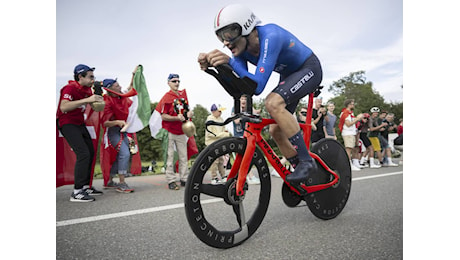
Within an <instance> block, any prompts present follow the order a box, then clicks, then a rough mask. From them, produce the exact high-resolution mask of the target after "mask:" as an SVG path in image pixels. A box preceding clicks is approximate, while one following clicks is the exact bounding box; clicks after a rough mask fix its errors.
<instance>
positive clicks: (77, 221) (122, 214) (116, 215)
mask: <svg viewBox="0 0 460 260" xmlns="http://www.w3.org/2000/svg"><path fill="white" fill-rule="evenodd" d="M402 173H403V172H402V171H400V172H390V173H384V174H378V175H371V176H364V177H357V178H353V179H352V181H361V180H367V179H374V178H380V177H387V176H392V175H397V174H402ZM219 201H222V199H219V198H216V199H208V200H203V201H201V204H208V203H215V202H219ZM183 207H184V203H178V204H171V205H165V206H159V207H153V208H147V209H138V210H131V211H125V212H118V213H112V214H105V215H99V216H93V217H86V218H76V219H69V220H63V221H57V222H56V227H63V226H69V225H74V224H80V223H87V222H94V221H98V220H104V219H111V218H121V217H126V216H132V215H139V214H145V213H152V212H159V211H164V210H170V209H178V208H183Z"/></svg>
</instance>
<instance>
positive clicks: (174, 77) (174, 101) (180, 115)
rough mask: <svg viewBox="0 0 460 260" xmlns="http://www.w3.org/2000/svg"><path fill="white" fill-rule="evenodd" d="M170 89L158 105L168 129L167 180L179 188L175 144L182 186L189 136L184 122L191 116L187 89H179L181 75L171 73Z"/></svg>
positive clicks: (169, 77) (175, 187) (185, 175)
mask: <svg viewBox="0 0 460 260" xmlns="http://www.w3.org/2000/svg"><path fill="white" fill-rule="evenodd" d="M167 82H168V86H169V88H170V90H169V91H168V92H167V93H165V95H164V96H163V97H162V98H161V100H160V102H159V103H158V105H157V107H159V113H160V114H161V119H162V122H161V125H162V128H164V129H166V131H168V158H167V161H166V181H167V182H168V188H169V189H170V190H179V189H180V188H179V186H177V184H176V175H175V174H174V170H173V161H174V146H175V147H176V150H177V153H178V156H179V178H180V183H181V186H185V182H186V181H187V175H188V173H187V136H186V135H185V134H184V131H182V122H184V121H185V120H186V119H187V118H191V117H192V115H193V113H192V111H190V110H188V107H189V105H188V104H189V103H188V98H187V92H186V91H185V89H183V90H179V84H180V80H179V75H178V74H175V73H171V74H169V76H168V79H167Z"/></svg>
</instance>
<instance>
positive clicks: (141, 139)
mask: <svg viewBox="0 0 460 260" xmlns="http://www.w3.org/2000/svg"><path fill="white" fill-rule="evenodd" d="M157 104H158V102H155V103H153V104H150V108H151V111H152V113H153V111H155V108H156V106H157ZM136 135H137V143H138V146H139V152H140V155H141V159H142V161H149V162H151V161H152V160H155V161H159V160H162V156H163V151H162V149H161V141H160V140H156V139H153V137H152V135H151V134H150V127H148V126H147V127H145V128H144V129H142V130H141V131H139V132H137V133H136Z"/></svg>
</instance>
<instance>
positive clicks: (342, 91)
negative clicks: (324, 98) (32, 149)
mask: <svg viewBox="0 0 460 260" xmlns="http://www.w3.org/2000/svg"><path fill="white" fill-rule="evenodd" d="M364 73H365V72H364V71H357V72H351V73H350V74H349V75H348V76H346V77H343V78H342V79H340V80H338V81H334V82H333V83H332V85H330V86H329V91H330V92H332V93H334V95H336V96H335V97H334V98H332V99H331V100H329V101H332V102H334V104H335V106H336V111H335V112H337V113H338V114H340V111H341V110H342V108H343V107H344V102H345V100H346V99H350V98H351V99H354V100H355V115H356V114H359V113H365V112H369V109H371V108H372V107H375V106H376V107H380V108H383V107H384V106H385V100H384V98H383V97H382V96H381V95H380V94H379V93H378V92H377V91H375V90H374V89H373V88H372V82H370V81H366V78H365V76H364Z"/></svg>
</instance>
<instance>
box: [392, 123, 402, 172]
mask: <svg viewBox="0 0 460 260" xmlns="http://www.w3.org/2000/svg"><path fill="white" fill-rule="evenodd" d="M397 133H398V137H396V139H395V140H394V141H393V144H394V146H395V149H396V150H398V151H400V152H401V160H399V165H403V119H402V118H401V119H400V120H399V125H398V128H397Z"/></svg>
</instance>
